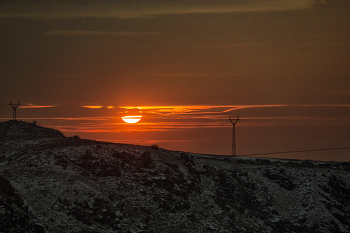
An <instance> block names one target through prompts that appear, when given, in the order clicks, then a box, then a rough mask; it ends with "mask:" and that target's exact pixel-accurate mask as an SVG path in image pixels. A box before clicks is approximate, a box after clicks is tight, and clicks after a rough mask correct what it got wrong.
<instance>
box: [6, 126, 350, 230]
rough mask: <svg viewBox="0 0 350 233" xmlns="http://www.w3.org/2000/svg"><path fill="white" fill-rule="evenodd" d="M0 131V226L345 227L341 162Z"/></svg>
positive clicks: (348, 185) (346, 181) (349, 223)
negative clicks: (230, 154) (188, 150)
mask: <svg viewBox="0 0 350 233" xmlns="http://www.w3.org/2000/svg"><path fill="white" fill-rule="evenodd" d="M0 133H1V135H0V232H74V233H75V232H80V233H83V232H85V233H93V232H104V233H106V232H130V233H132V232H135V233H136V232H140V233H141V232H144V233H146V232H149V233H150V232H174V233H175V232H176V233H178V232H349V231H350V174H349V173H350V164H349V163H337V162H329V163H327V162H316V161H301V160H279V159H259V158H239V157H238V158H232V157H224V156H214V155H213V156H209V155H198V154H191V153H184V152H174V151H167V150H164V149H159V148H156V147H153V148H152V147H143V146H135V145H127V144H112V143H104V142H96V141H90V140H82V139H79V138H68V137H64V136H63V135H62V134H61V133H60V132H59V131H56V130H52V129H47V128H44V127H38V126H36V125H34V124H28V123H24V122H16V121H11V122H5V123H1V124H0Z"/></svg>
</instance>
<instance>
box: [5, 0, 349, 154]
mask: <svg viewBox="0 0 350 233" xmlns="http://www.w3.org/2000/svg"><path fill="white" fill-rule="evenodd" d="M349 13H350V3H349V1H347V0H333V1H332V0H327V1H309V0H307V1H292V0H278V1H277V0H264V1H253V0H247V1H240V0H218V1H210V0H203V1H164V0H152V1H141V0H135V1H123V0H119V1H112V0H102V1H97V0H84V1H83V0H68V1H65V3H64V4H63V3H62V1H56V0H52V1H49V2H47V3H44V2H37V3H36V4H33V3H31V2H28V1H24V0H14V1H2V2H0V31H1V34H2V36H1V37H0V42H1V43H0V51H1V56H0V62H1V66H0V110H1V111H0V112H1V116H0V117H1V118H2V119H3V120H6V119H9V118H10V117H11V116H12V110H11V109H10V107H9V106H8V103H9V102H10V101H13V102H14V103H17V101H20V102H21V104H22V106H21V108H20V109H18V113H17V117H19V118H22V119H25V120H33V119H37V121H38V122H39V123H41V124H42V125H44V126H50V127H56V128H58V129H60V130H62V131H64V133H65V134H67V135H75V134H78V135H80V136H81V137H82V138H84V137H85V138H92V139H99V140H109V141H116V142H126V143H140V144H158V145H159V146H160V147H164V148H168V149H175V150H186V151H191V152H200V153H217V154H229V153H230V149H231V148H230V143H231V139H230V136H231V131H230V130H231V128H230V127H231V126H230V123H229V122H228V120H227V119H228V116H230V115H231V116H232V117H234V118H235V117H236V116H238V115H239V116H240V118H241V119H242V120H241V121H240V122H239V123H238V124H237V129H236V132H237V144H238V147H237V153H238V154H250V153H259V152H261V153H263V152H270V151H285V150H302V149H314V148H329V147H342V146H347V145H350V125H349V122H350V121H349V116H350V111H349V104H350V66H349V61H350V55H349V54H350V18H349ZM123 106H124V107H125V106H131V107H141V109H142V115H143V117H142V119H141V121H140V122H139V123H137V124H136V125H126V124H125V123H123V121H122V120H121V116H122V115H123V114H125V108H123ZM348 154H349V151H336V152H334V153H333V152H327V153H324V154H322V155H314V154H312V155H311V153H310V155H307V154H303V155H301V154H300V155H283V156H284V157H286V156H291V157H293V156H304V157H305V156H311V157H312V158H313V159H317V158H319V159H330V160H331V159H333V160H336V159H338V160H350V159H348V158H350V157H349V156H348ZM332 156H333V157H332ZM305 158H306V157H305Z"/></svg>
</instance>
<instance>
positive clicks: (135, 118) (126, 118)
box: [122, 116, 142, 124]
mask: <svg viewBox="0 0 350 233" xmlns="http://www.w3.org/2000/svg"><path fill="white" fill-rule="evenodd" d="M141 117H142V116H123V117H122V119H123V121H124V122H126V123H129V124H133V123H137V122H139V121H140V120H141Z"/></svg>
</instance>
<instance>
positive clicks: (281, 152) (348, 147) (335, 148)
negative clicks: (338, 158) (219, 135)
mask: <svg viewBox="0 0 350 233" xmlns="http://www.w3.org/2000/svg"><path fill="white" fill-rule="evenodd" d="M346 149H350V146H347V147H334V148H323V149H311V150H291V151H279V152H266V153H257V154H244V155H239V156H242V157H243V156H252V155H275V154H289V153H302V152H315V151H326V150H346Z"/></svg>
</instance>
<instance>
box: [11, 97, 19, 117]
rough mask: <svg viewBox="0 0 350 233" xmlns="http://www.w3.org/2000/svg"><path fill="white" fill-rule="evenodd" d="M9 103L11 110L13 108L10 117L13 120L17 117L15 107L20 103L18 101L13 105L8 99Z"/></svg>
mask: <svg viewBox="0 0 350 233" xmlns="http://www.w3.org/2000/svg"><path fill="white" fill-rule="evenodd" d="M9 105H11V107H12V110H13V116H12V118H13V120H16V119H17V115H16V110H17V108H18V107H19V105H20V104H19V101H18V103H17V105H13V104H12V101H10V103H9Z"/></svg>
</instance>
